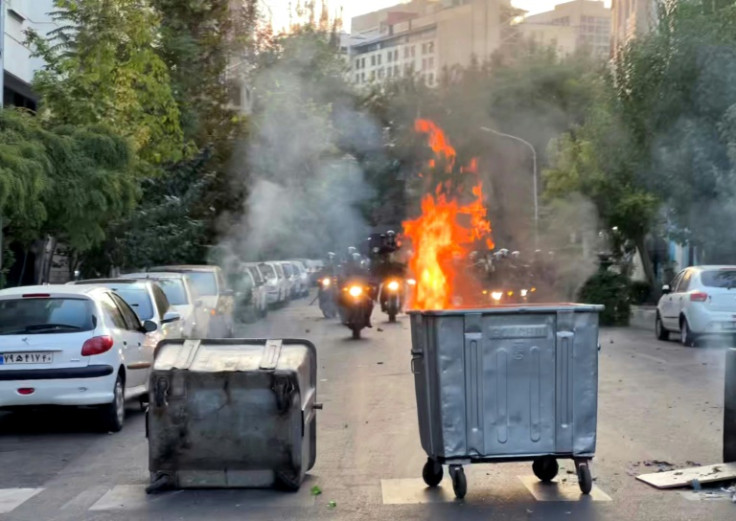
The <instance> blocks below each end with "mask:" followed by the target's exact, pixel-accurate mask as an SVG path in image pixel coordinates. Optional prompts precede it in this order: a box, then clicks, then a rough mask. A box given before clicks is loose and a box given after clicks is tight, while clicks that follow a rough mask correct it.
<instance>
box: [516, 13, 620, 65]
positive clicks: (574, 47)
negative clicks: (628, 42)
mask: <svg viewBox="0 0 736 521" xmlns="http://www.w3.org/2000/svg"><path fill="white" fill-rule="evenodd" d="M611 18H612V12H611V9H609V8H607V7H606V6H605V4H604V3H603V2H602V1H591V0H573V1H570V2H565V3H562V4H559V5H557V6H555V8H554V9H553V10H552V11H547V12H544V13H539V14H535V15H531V16H527V17H526V18H524V20H523V21H522V22H521V23H519V24H518V25H517V28H518V29H519V32H520V33H521V36H522V38H524V39H525V40H531V41H533V42H535V43H537V44H539V45H542V46H548V47H553V48H554V49H555V50H556V51H557V53H558V54H559V55H560V56H567V55H570V54H573V53H575V52H578V51H582V50H588V51H589V52H591V53H592V55H593V56H595V57H597V58H601V59H605V58H608V57H609V56H610V52H611V24H612V21H611Z"/></svg>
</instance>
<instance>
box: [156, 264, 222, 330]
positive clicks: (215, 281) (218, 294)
mask: <svg viewBox="0 0 736 521" xmlns="http://www.w3.org/2000/svg"><path fill="white" fill-rule="evenodd" d="M147 271H150V272H170V273H185V274H186V275H187V276H188V277H189V280H190V281H191V283H192V285H193V286H194V290H195V292H196V293H197V299H198V300H197V302H195V304H196V305H197V306H198V307H201V308H203V309H204V310H205V312H206V313H209V315H210V320H209V324H208V326H207V336H208V337H232V336H233V331H234V329H235V322H234V320H233V310H234V307H235V299H234V293H233V290H232V289H230V288H228V287H227V284H226V283H225V277H224V276H223V274H222V269H220V268H219V267H218V266H206V265H198V266H156V267H153V268H149V269H148V270H147Z"/></svg>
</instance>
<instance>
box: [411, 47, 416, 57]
mask: <svg viewBox="0 0 736 521" xmlns="http://www.w3.org/2000/svg"><path fill="white" fill-rule="evenodd" d="M416 51H417V46H416V45H412V46H411V57H412V58H413V57H414V56H416Z"/></svg>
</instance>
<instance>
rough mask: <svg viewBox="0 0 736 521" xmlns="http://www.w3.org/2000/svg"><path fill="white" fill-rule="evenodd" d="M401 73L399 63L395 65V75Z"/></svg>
mask: <svg viewBox="0 0 736 521" xmlns="http://www.w3.org/2000/svg"><path fill="white" fill-rule="evenodd" d="M399 74H401V72H400V69H399V66H398V65H394V76H396V77H398V76H399Z"/></svg>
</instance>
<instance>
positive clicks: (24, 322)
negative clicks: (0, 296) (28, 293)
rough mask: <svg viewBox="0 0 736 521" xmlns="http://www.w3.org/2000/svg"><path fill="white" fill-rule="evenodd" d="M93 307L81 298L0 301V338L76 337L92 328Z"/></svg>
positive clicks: (93, 323) (89, 302)
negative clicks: (56, 334)
mask: <svg viewBox="0 0 736 521" xmlns="http://www.w3.org/2000/svg"><path fill="white" fill-rule="evenodd" d="M93 310H94V307H93V306H92V302H91V301H90V300H89V299H85V298H18V299H8V300H0V335H31V334H42V333H76V332H79V331H91V330H93V329H94V328H95V320H94V311H93Z"/></svg>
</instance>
